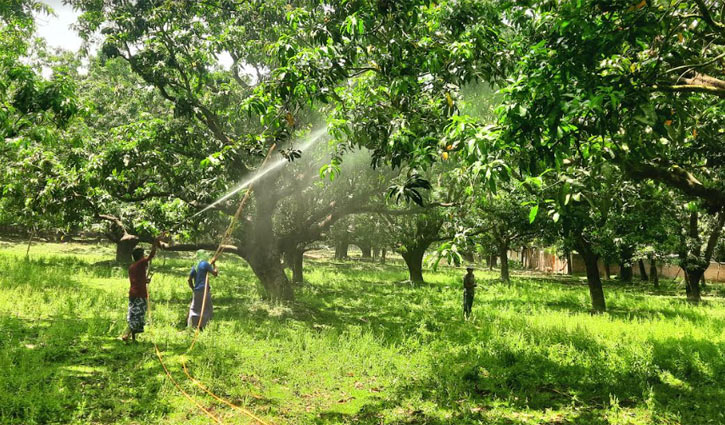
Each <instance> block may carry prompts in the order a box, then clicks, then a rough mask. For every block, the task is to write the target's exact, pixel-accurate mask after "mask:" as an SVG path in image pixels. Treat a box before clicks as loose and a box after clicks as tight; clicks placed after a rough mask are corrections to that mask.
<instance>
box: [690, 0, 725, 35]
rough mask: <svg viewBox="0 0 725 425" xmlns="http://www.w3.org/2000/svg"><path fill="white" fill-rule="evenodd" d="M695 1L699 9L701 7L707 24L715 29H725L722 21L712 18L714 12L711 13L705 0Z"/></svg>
mask: <svg viewBox="0 0 725 425" xmlns="http://www.w3.org/2000/svg"><path fill="white" fill-rule="evenodd" d="M695 3H696V4H697V7H698V9H700V14H702V19H703V20H704V21H705V22H706V23H707V25H709V26H710V27H711V28H712V29H713V30H715V31H720V32H724V31H725V25H723V24H722V23H721V22H716V21H715V20H714V19H713V18H712V13H710V9H709V8H708V7H707V5H706V4H705V1H704V0H695Z"/></svg>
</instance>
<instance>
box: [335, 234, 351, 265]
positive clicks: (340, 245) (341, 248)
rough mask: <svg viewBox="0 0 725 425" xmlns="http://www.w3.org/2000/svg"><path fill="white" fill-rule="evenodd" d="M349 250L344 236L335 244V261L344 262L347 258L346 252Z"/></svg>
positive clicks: (347, 241)
mask: <svg viewBox="0 0 725 425" xmlns="http://www.w3.org/2000/svg"><path fill="white" fill-rule="evenodd" d="M349 248H350V242H349V240H348V237H347V236H344V237H343V239H342V240H339V241H337V243H335V260H344V259H346V258H348V250H349Z"/></svg>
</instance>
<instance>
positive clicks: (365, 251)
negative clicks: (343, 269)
mask: <svg viewBox="0 0 725 425" xmlns="http://www.w3.org/2000/svg"><path fill="white" fill-rule="evenodd" d="M358 248H360V252H362V258H363V259H364V260H369V259H371V258H372V249H373V247H372V246H370V245H367V244H362V245H359V244H358Z"/></svg>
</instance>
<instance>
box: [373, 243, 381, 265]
mask: <svg viewBox="0 0 725 425" xmlns="http://www.w3.org/2000/svg"><path fill="white" fill-rule="evenodd" d="M379 257H380V248H378V247H377V246H374V247H373V262H375V261H377V260H378V258H379Z"/></svg>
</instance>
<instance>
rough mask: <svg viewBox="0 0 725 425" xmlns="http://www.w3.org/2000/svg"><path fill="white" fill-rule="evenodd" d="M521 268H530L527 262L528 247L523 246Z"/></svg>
mask: <svg viewBox="0 0 725 425" xmlns="http://www.w3.org/2000/svg"><path fill="white" fill-rule="evenodd" d="M521 268H522V269H527V268H528V264H526V247H523V248H521Z"/></svg>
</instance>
